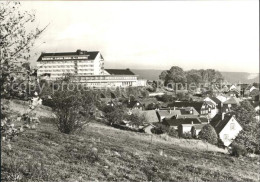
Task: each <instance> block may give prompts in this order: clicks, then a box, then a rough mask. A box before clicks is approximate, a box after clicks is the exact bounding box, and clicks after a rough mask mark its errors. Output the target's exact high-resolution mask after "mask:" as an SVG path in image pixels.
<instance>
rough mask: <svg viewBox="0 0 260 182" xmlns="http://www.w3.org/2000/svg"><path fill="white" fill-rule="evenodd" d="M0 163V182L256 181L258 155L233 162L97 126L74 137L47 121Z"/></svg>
mask: <svg viewBox="0 0 260 182" xmlns="http://www.w3.org/2000/svg"><path fill="white" fill-rule="evenodd" d="M13 109H14V112H17V110H16V109H15V108H13ZM37 112H44V111H43V110H41V111H37ZM1 159H2V160H1V161H2V163H1V170H2V175H1V178H2V181H13V180H17V181H26V182H27V181H67V182H69V181H71V182H72V181H78V182H80V181H82V182H83V181H97V180H98V181H258V180H259V179H258V172H259V162H258V161H259V157H257V158H248V157H243V158H233V157H231V156H229V155H228V154H225V151H224V150H222V149H218V148H217V147H215V146H212V145H207V144H205V143H204V142H202V141H199V140H185V139H175V138H167V137H166V136H153V137H151V136H150V135H148V134H144V133H134V132H130V131H122V130H118V129H115V128H112V127H109V126H105V125H102V124H99V123H96V122H92V123H91V124H90V125H88V126H87V127H86V128H85V130H84V131H83V132H82V133H80V134H78V135H67V134H61V133H59V132H58V131H57V130H56V129H55V127H54V126H53V121H52V119H48V118H46V117H45V118H43V117H42V118H41V124H40V125H39V126H38V127H37V128H36V130H27V131H25V132H24V133H22V134H21V135H20V136H19V137H18V138H16V139H15V140H14V141H13V142H12V149H11V150H9V149H8V148H7V146H2V153H1ZM245 169H247V170H245Z"/></svg>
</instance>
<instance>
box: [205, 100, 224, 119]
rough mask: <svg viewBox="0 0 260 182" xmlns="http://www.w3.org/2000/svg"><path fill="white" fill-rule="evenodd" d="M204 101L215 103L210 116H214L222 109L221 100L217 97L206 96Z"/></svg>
mask: <svg viewBox="0 0 260 182" xmlns="http://www.w3.org/2000/svg"><path fill="white" fill-rule="evenodd" d="M204 101H206V102H210V103H211V104H213V106H214V107H212V108H211V112H210V114H209V117H210V118H213V117H214V116H215V115H216V114H218V113H219V111H220V110H221V101H220V100H219V99H218V98H216V97H206V98H205V99H204Z"/></svg>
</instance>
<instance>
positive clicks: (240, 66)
mask: <svg viewBox="0 0 260 182" xmlns="http://www.w3.org/2000/svg"><path fill="white" fill-rule="evenodd" d="M22 5H23V6H24V8H26V9H29V10H31V9H34V10H35V12H36V18H37V21H36V24H37V25H39V26H40V27H43V26H44V25H47V24H49V23H50V25H49V27H48V29H47V31H46V32H45V33H44V34H43V35H42V37H41V38H40V39H39V40H38V41H37V43H36V46H35V48H34V51H35V52H36V53H37V56H39V54H40V53H41V52H42V51H44V52H63V51H76V50H77V49H82V50H87V51H100V52H101V54H102V55H103V57H104V59H105V67H106V68H132V69H169V68H170V67H171V66H174V65H176V66H180V67H182V68H184V70H188V69H200V68H204V69H206V68H213V69H217V70H220V71H237V72H238V71H243V72H251V73H257V72H259V2H258V0H245V1H161V2H160V1H150V2H148V1H143V2H140V1H139V2H138V1H135V2H133V1H124V2H122V1H109V2H106V1H91V2H87V1H74V2H68V1H66V2H65V1H63V2H62V1H56V2H51V1H45V2H40V1H26V2H22ZM43 42H45V43H43ZM37 56H36V58H35V59H37ZM34 62H35V60H34Z"/></svg>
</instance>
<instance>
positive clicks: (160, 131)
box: [151, 123, 170, 135]
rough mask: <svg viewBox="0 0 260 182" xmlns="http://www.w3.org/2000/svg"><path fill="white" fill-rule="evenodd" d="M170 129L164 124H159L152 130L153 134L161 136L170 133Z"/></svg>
mask: <svg viewBox="0 0 260 182" xmlns="http://www.w3.org/2000/svg"><path fill="white" fill-rule="evenodd" d="M169 129H170V128H169V127H168V126H166V125H164V124H162V123H157V124H156V127H155V128H153V129H151V132H152V133H154V134H157V135H160V134H164V133H168V132H169Z"/></svg>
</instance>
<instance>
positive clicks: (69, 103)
mask: <svg viewBox="0 0 260 182" xmlns="http://www.w3.org/2000/svg"><path fill="white" fill-rule="evenodd" d="M93 94H94V93H93V92H88V93H81V92H79V91H68V90H66V89H65V90H63V91H57V92H55V94H54V95H53V102H54V106H53V111H54V113H55V115H56V117H57V119H56V126H57V127H58V130H59V131H60V132H62V133H66V134H70V133H75V132H77V131H80V130H82V129H83V127H84V126H85V125H86V124H87V123H89V121H90V119H91V110H92V109H93V108H94V107H95V105H94V104H95V97H94V96H93Z"/></svg>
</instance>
